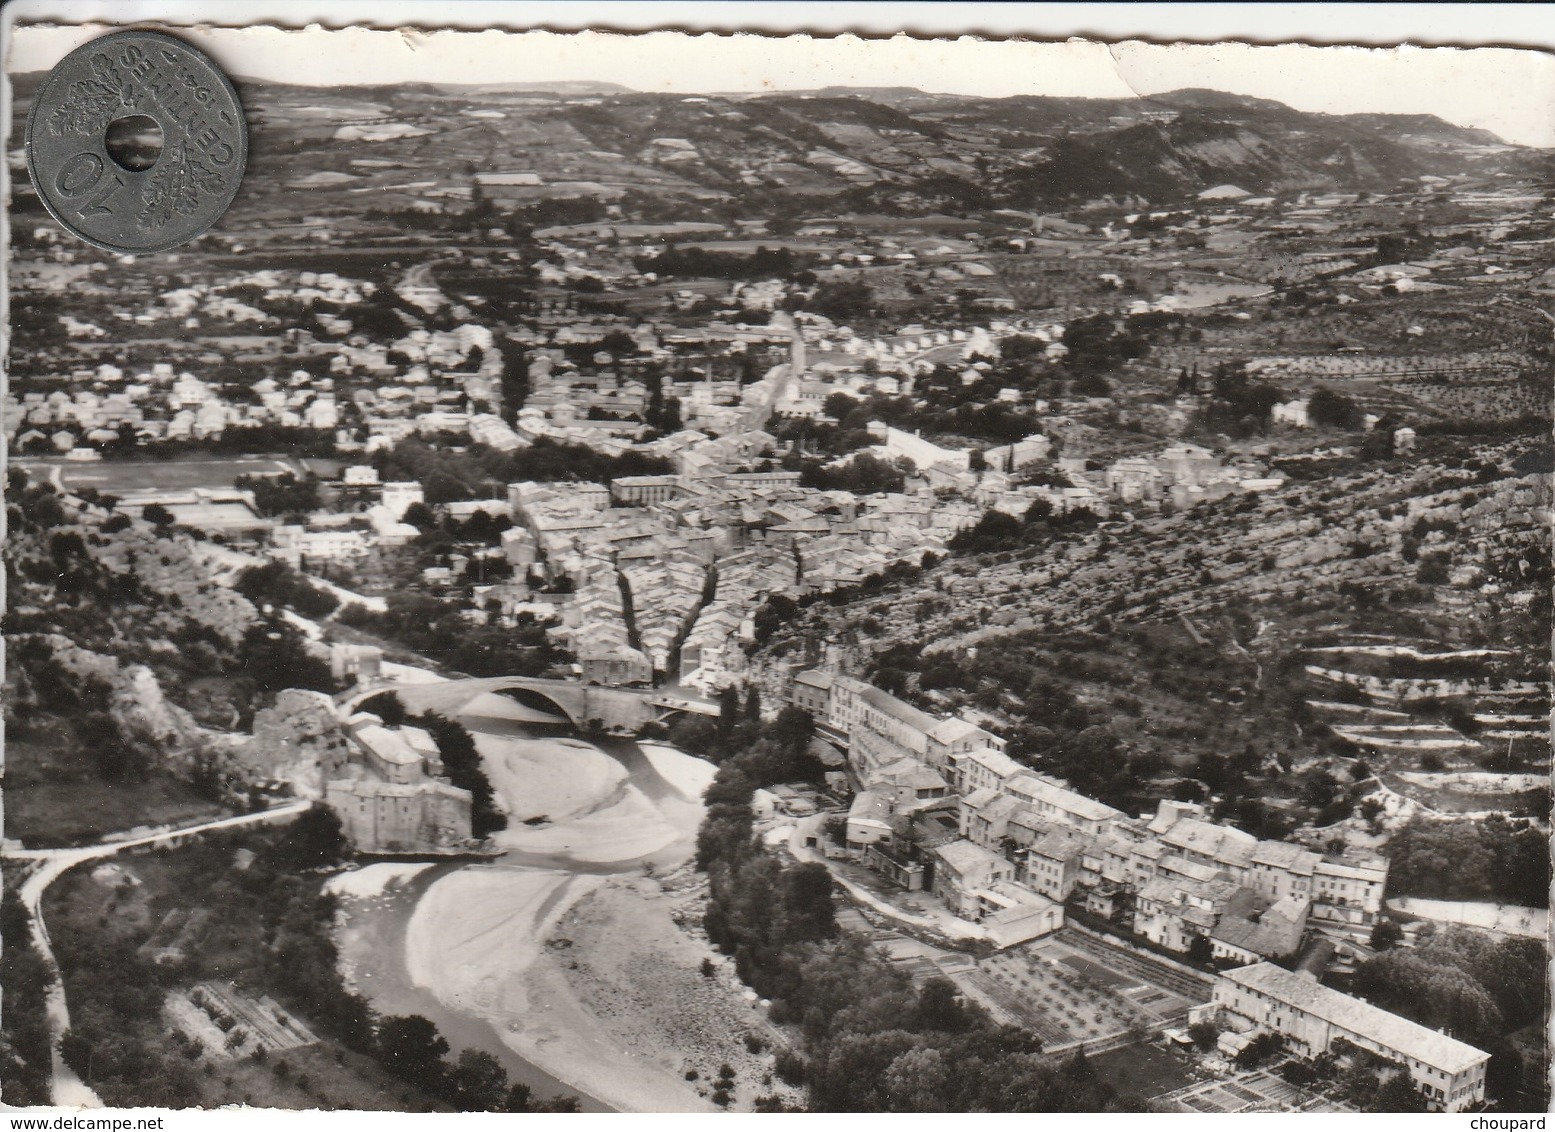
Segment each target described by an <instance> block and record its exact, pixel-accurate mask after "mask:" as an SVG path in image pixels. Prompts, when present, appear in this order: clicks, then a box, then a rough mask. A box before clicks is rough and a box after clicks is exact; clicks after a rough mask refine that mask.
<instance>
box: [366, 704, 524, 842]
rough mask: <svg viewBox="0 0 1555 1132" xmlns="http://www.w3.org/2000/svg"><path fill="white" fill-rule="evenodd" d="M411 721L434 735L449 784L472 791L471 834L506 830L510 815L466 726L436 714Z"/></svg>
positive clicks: (477, 835) (486, 834) (428, 713)
mask: <svg viewBox="0 0 1555 1132" xmlns="http://www.w3.org/2000/svg"><path fill="white" fill-rule="evenodd" d="M391 694H392V693H391ZM409 722H410V724H411V725H412V726H413V727H421V728H425V729H426V730H427V731H429V732H431V734H432V741H433V742H435V743H436V744H437V753H438V755H439V757H441V758H442V760H443V770H444V772H445V773H446V774H447V775H448V781H449V782H451V783H453V784H454V785H455V786H457V787H459V788H460V789H461V790H468V791H469V792H470V795H471V799H470V832H471V833H473V834H474V835H475V836H476V837H486V836H489V835H490V834H493V833H499V832H501V831H502V830H504V829H506V828H507V825H508V817H507V814H505V813H504V812H503V811H502V809H501V808H500V807H499V806H498V805H497V801H496V795H495V794H494V792H493V791H492V788H491V780H490V779H488V778H487V777H486V771H485V769H484V768H483V767H482V765H481V756H480V752H479V751H477V750H476V749H475V737H474V736H472V735H471V734H470V733H469V731H468V730H466V729H465V726H464V724H462V723H460V722H459V721H458V720H455V719H448V718H446V717H445V716H441V715H438V714H437V713H436V712H427V713H426V714H424V715H418V716H413V717H412V718H411V719H410V720H409Z"/></svg>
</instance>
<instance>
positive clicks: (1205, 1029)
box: [1188, 1021, 1220, 1053]
mask: <svg viewBox="0 0 1555 1132" xmlns="http://www.w3.org/2000/svg"><path fill="white" fill-rule="evenodd" d="M1188 1036H1189V1037H1190V1038H1192V1039H1193V1044H1194V1045H1196V1046H1198V1047H1199V1049H1201V1050H1203V1051H1204V1052H1205V1053H1208V1052H1209V1051H1210V1050H1212V1049H1214V1048H1215V1043H1216V1042H1217V1041H1219V1040H1220V1027H1218V1026H1216V1025H1215V1023H1213V1022H1209V1021H1203V1022H1195V1023H1194V1024H1193V1025H1191V1026H1189V1027H1188Z"/></svg>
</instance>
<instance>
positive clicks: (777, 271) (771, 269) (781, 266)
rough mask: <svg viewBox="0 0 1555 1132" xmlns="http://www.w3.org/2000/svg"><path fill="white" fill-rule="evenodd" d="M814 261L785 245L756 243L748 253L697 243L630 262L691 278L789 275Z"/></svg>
mask: <svg viewBox="0 0 1555 1132" xmlns="http://www.w3.org/2000/svg"><path fill="white" fill-rule="evenodd" d="M814 261H815V257H814V256H812V255H805V254H802V253H799V252H794V251H790V250H789V249H788V248H768V247H758V248H757V249H756V250H755V251H753V252H751V253H750V254H749V255H742V254H740V253H738V252H717V251H709V250H708V249H706V248H699V247H681V248H675V247H672V248H666V249H665V250H664V251H662V252H660V253H659V254H658V255H650V256H638V257H637V258H636V259H635V260H633V263H634V264H635V265H636V267H637V270H638V271H642V272H652V273H654V274H655V275H674V276H681V277H685V278H693V279H788V278H791V277H793V276H794V275H795V274H797V273H798V272H800V271H804V270H806V269H807V268H809V267H810V265H811V264H812V263H814Z"/></svg>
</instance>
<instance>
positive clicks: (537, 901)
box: [331, 681, 795, 1112]
mask: <svg viewBox="0 0 1555 1132" xmlns="http://www.w3.org/2000/svg"><path fill="white" fill-rule="evenodd" d="M462 683H463V682H461V681H450V682H448V683H447V684H446V685H441V686H423V687H418V688H415V689H411V690H408V692H407V694H406V695H405V697H404V698H405V699H406V700H407V707H410V708H411V709H412V710H427V709H428V708H430V709H432V710H442V711H444V712H445V713H447V714H449V715H451V716H453V717H455V718H457V719H459V720H460V721H461V722H462V723H464V725H465V726H466V727H467V728H469V730H470V732H471V734H472V736H473V737H474V740H475V744H476V748H477V750H478V751H479V752H480V755H481V761H482V764H483V766H484V767H485V770H486V773H487V776H488V777H489V779H490V780H491V784H492V787H493V790H494V792H495V793H496V796H497V798H498V801H499V803H500V804H501V805H502V807H503V808H504V810H505V811H506V812H507V813H508V815H509V824H508V828H507V829H506V830H504V831H502V832H501V833H498V834H496V835H495V836H494V838H493V840H494V841H495V842H496V843H497V844H498V845H500V846H501V847H502V848H503V849H504V850H506V851H507V852H506V856H505V857H503V858H502V859H500V860H498V861H495V862H492V863H490V864H477V865H467V866H463V867H458V868H453V869H449V870H447V871H441V870H440V871H438V872H436V873H428V874H426V875H425V876H420V875H419V874H411V873H408V872H404V871H398V872H393V871H387V870H385V869H384V868H382V867H380V866H369V867H368V868H366V869H363V870H360V872H359V873H358V874H348V875H347V878H336V879H335V880H334V881H332V882H331V887H332V888H333V889H335V890H338V891H339V892H340V894H341V895H342V896H345V897H347V898H348V905H349V903H357V906H358V907H359V908H361V909H362V910H363V912H364V913H365V912H367V910H368V909H369V908H370V907H373V906H376V904H377V903H381V902H382V901H383V900H384V899H385V898H386V897H392V895H393V894H394V893H395V892H397V891H399V892H403V897H402V899H403V900H405V901H406V903H405V904H404V905H403V907H404V908H405V909H406V911H405V912H402V913H401V915H403V916H404V919H403V920H402V921H401V922H402V924H403V927H402V928H401V929H399V930H395V929H394V928H393V927H391V926H389V925H387V924H385V927H386V928H387V930H386V931H385V930H383V929H379V930H377V931H375V932H374V935H373V938H372V939H371V940H370V939H368V938H367V937H366V936H365V934H364V932H363V931H362V930H358V929H353V928H352V926H351V924H350V922H349V921H350V915H351V913H350V908H349V906H348V907H347V910H346V917H345V918H346V923H345V924H344V925H343V930H342V936H343V938H347V939H350V940H352V941H353V945H352V947H351V948H350V949H349V954H350V955H351V957H352V960H353V962H352V963H351V966H352V967H361V968H362V969H363V970H365V969H366V968H367V967H371V968H372V969H374V970H379V971H381V970H385V969H393V967H394V966H395V965H396V964H401V963H402V965H403V971H404V978H405V980H406V986H405V991H406V992H409V993H413V994H415V995H420V996H423V1001H424V1004H425V1007H426V1008H428V1009H432V1008H434V1007H435V1012H436V1013H438V1014H439V1015H440V1016H442V1017H444V1018H445V1021H447V1022H448V1023H449V1024H455V1023H454V1019H455V1018H462V1019H466V1020H468V1021H469V1022H471V1023H473V1024H476V1025H479V1026H480V1027H481V1028H482V1029H483V1030H485V1031H486V1032H487V1033H488V1035H491V1034H494V1035H495V1036H496V1038H498V1039H500V1043H501V1046H500V1047H498V1048H502V1049H503V1052H504V1053H505V1055H506V1056H508V1057H514V1058H517V1059H520V1060H521V1061H522V1062H523V1063H526V1064H527V1065H528V1066H530V1067H532V1069H533V1070H535V1071H538V1072H543V1073H544V1074H546V1075H549V1076H550V1077H553V1078H555V1079H556V1080H557V1081H559V1082H561V1083H562V1084H563V1085H564V1086H565V1088H566V1089H568V1090H569V1091H577V1092H578V1093H580V1094H582V1095H585V1096H587V1097H591V1098H594V1099H595V1100H597V1101H598V1102H601V1103H603V1104H605V1105H609V1106H611V1107H614V1108H617V1109H620V1110H623V1111H628V1112H702V1111H712V1110H713V1109H715V1108H716V1107H718V1106H716V1105H715V1104H714V1103H713V1099H712V1098H713V1094H714V1091H715V1089H716V1088H717V1087H718V1086H717V1085H716V1084H715V1081H716V1080H717V1078H718V1077H719V1074H720V1070H721V1068H722V1067H723V1066H724V1065H725V1064H727V1065H728V1066H729V1067H730V1068H731V1069H732V1070H734V1074H735V1084H734V1086H733V1088H732V1089H731V1090H729V1091H728V1093H727V1095H724V1094H720V1099H726V1100H727V1101H728V1102H729V1103H728V1107H729V1108H731V1109H735V1110H740V1109H745V1110H749V1109H750V1108H751V1107H752V1106H753V1105H754V1103H755V1100H756V1098H757V1097H758V1096H761V1095H766V1094H776V1095H778V1096H780V1097H783V1098H784V1099H785V1100H786V1101H788V1102H789V1103H792V1102H793V1101H794V1100H795V1096H794V1095H793V1090H792V1089H791V1088H789V1087H788V1086H784V1085H782V1084H781V1083H773V1080H772V1068H771V1063H772V1054H771V1053H770V1052H769V1050H770V1046H771V1041H770V1037H769V1036H768V1032H767V1030H766V1024H765V1021H764V1019H763V1017H762V1014H761V1012H760V1011H759V1010H758V1009H757V1008H756V1004H755V1003H754V1002H753V1001H752V1000H751V998H750V996H749V992H748V991H746V990H745V988H744V987H742V986H741V985H740V984H739V982H738V980H737V979H735V977H734V974H733V970H732V966H731V965H730V964H729V963H728V961H727V960H725V959H723V958H722V957H720V956H718V955H717V954H716V952H715V951H714V950H713V949H712V948H711V947H710V945H709V944H708V942H707V940H706V937H705V936H704V935H703V934H702V932H701V928H700V924H701V906H700V900H701V895H702V883H701V878H700V877H698V876H697V874H696V873H695V872H694V871H692V870H691V869H690V867H689V865H688V864H687V862H688V860H689V858H690V855H691V851H692V847H693V845H694V843H695V838H696V831H697V828H698V826H699V825H700V823H701V820H702V815H703V804H702V795H703V793H704V792H705V791H706V789H707V787H708V785H709V784H710V783H711V782H712V779H713V775H714V773H715V771H716V768H715V767H714V766H712V764H710V763H708V762H706V761H704V760H702V759H699V758H696V757H694V756H691V755H688V754H685V753H684V752H682V751H679V750H676V749H675V748H674V747H671V746H668V745H665V744H636V743H633V742H631V741H629V740H600V741H599V742H589V741H585V740H583V739H580V738H577V737H575V736H571V735H566V734H558V733H557V730H556V728H555V725H554V724H549V722H548V721H546V720H535V719H531V718H528V717H527V716H528V713H529V712H531V711H532V710H533V709H530V708H527V707H526V706H524V705H519V704H517V703H515V702H513V701H510V700H507V699H506V698H502V697H496V696H491V695H483V694H476V695H471V694H470V692H469V691H468V690H467V689H466V688H461V687H460V685H461V684H462ZM410 701H415V702H414V703H412V702H410ZM422 701H425V702H422ZM363 898H365V899H363ZM358 901H359V903H358ZM412 904H413V906H412ZM682 925H684V926H682ZM386 948H387V949H392V950H393V952H397V953H398V954H389V953H387V952H386V951H385V949H386ZM375 953H376V954H375ZM705 961H710V962H711V966H710V967H709V968H708V969H709V970H710V971H711V972H712V973H711V974H710V975H709V974H704V973H703V964H704V962H705ZM364 965H365V966H364ZM380 985H381V984H380ZM369 989H370V988H369V986H366V985H364V990H369ZM751 1035H755V1037H754V1039H753V1040H752V1041H751V1042H750V1043H749V1046H755V1047H756V1050H755V1051H754V1052H753V1051H752V1049H751V1048H749V1046H748V1044H747V1038H748V1037H750V1036H751ZM488 1040H489V1039H488ZM688 1072H694V1074H695V1076H694V1077H693V1078H691V1079H689V1080H688V1078H687V1073H688Z"/></svg>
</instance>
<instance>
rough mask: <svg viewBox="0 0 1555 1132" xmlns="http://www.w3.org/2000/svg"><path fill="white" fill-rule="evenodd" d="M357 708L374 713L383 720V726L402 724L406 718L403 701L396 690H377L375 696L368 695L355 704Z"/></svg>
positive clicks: (398, 725)
mask: <svg viewBox="0 0 1555 1132" xmlns="http://www.w3.org/2000/svg"><path fill="white" fill-rule="evenodd" d="M357 710H359V711H365V712H368V713H370V714H372V715H376V716H377V717H378V718H379V719H381V720H383V723H384V726H385V727H400V726H403V725H404V724H405V722H406V720H407V719H408V716H407V715H406V712H405V703H404V701H403V700H401V699H400V694H399V693H398V692H379V693H378V694H377V695H376V696H369V697H367V699H365V700H363V701H362V702H361V703H360V704H359V705H358V706H357Z"/></svg>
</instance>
